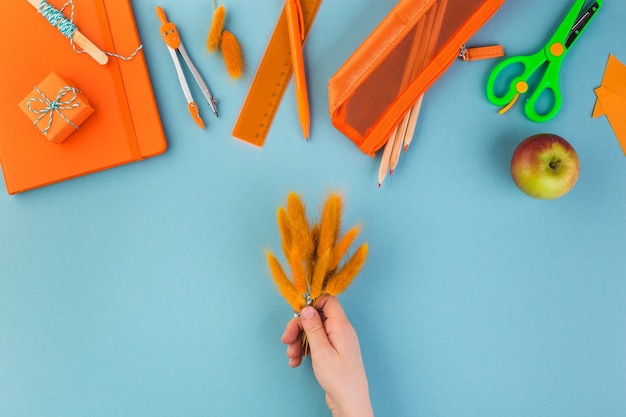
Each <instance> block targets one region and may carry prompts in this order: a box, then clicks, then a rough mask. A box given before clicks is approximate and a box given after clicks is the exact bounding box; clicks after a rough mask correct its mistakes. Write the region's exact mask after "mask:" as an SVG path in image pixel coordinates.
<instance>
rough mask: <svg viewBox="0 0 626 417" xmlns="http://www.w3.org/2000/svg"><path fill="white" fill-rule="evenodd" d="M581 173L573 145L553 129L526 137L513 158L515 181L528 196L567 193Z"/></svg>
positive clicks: (552, 196)
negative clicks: (554, 132)
mask: <svg viewBox="0 0 626 417" xmlns="http://www.w3.org/2000/svg"><path fill="white" fill-rule="evenodd" d="M579 173H580V162H579V160H578V155H577V154H576V151H575V150H574V148H573V147H572V145H570V144H569V142H567V141H566V140H565V139H563V138H562V137H560V136H558V135H554V134H551V133H541V134H537V135H533V136H530V137H528V138H526V139H524V140H523V141H522V142H521V143H520V144H519V145H518V146H517V148H516V149H515V152H513V157H512V158H511V175H512V176H513V181H515V184H516V185H517V186H518V187H519V189H520V190H522V191H523V192H524V193H526V194H528V195H529V196H531V197H535V198H540V199H544V200H551V199H555V198H559V197H561V196H563V195H565V194H567V193H568V192H569V191H570V190H571V189H572V188H573V187H574V184H576V181H577V180H578V174H579Z"/></svg>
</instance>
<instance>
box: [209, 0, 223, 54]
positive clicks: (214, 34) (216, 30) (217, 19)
mask: <svg viewBox="0 0 626 417" xmlns="http://www.w3.org/2000/svg"><path fill="white" fill-rule="evenodd" d="M213 4H214V5H215V3H213ZM224 19H226V9H225V8H224V6H223V5H221V4H220V6H219V7H218V8H217V9H215V12H213V20H212V21H211V29H209V36H208V37H207V40H206V47H207V49H208V50H209V51H210V52H215V51H216V50H217V48H218V47H219V46H220V43H221V42H220V41H221V39H222V31H223V30H224Z"/></svg>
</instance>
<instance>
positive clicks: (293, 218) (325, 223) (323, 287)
mask: <svg viewBox="0 0 626 417" xmlns="http://www.w3.org/2000/svg"><path fill="white" fill-rule="evenodd" d="M342 208H343V199H342V197H341V196H340V195H339V194H335V193H331V194H330V195H329V196H328V198H327V199H326V201H325V203H324V206H323V208H322V213H321V221H320V222H319V223H315V224H310V223H309V221H308V220H307V218H306V209H305V206H304V204H303V203H302V201H301V200H300V197H299V196H298V194H296V193H295V192H291V193H290V194H289V196H288V198H287V208H286V209H285V208H283V207H279V208H278V211H277V220H278V230H279V232H280V235H281V242H282V249H283V253H284V255H285V258H286V260H287V263H288V265H289V267H290V272H291V279H289V278H288V276H287V274H286V272H285V270H284V269H283V268H282V266H281V265H280V263H279V261H278V260H277V258H276V257H275V256H274V255H273V254H272V253H271V252H270V251H266V256H267V260H268V265H269V269H270V272H271V275H272V278H273V279H274V281H275V282H276V285H277V286H278V290H279V291H280V293H281V295H282V296H283V297H284V298H285V299H286V300H287V302H288V303H289V304H290V305H291V307H292V308H293V310H294V312H296V313H299V312H300V311H301V310H302V308H304V307H305V306H306V305H313V306H314V305H315V303H316V302H317V300H318V299H319V298H320V297H321V296H323V295H325V294H330V295H338V294H339V293H341V292H343V291H344V290H345V289H346V288H347V287H348V286H349V285H350V283H352V281H353V280H354V278H355V277H356V275H357V274H358V273H359V271H360V270H361V268H362V267H363V264H364V263H365V259H366V258H367V251H368V246H367V243H364V244H362V245H361V246H360V247H359V248H358V249H357V250H356V251H355V252H354V254H353V255H352V256H351V257H348V259H347V260H346V259H345V258H346V255H347V252H348V249H349V248H350V246H351V244H352V243H353V242H354V240H355V239H356V238H357V236H358V234H359V233H360V231H361V228H360V227H359V226H354V227H353V228H351V229H350V230H348V232H347V233H346V234H345V235H342V233H341V210H342ZM342 261H344V262H343V264H341V263H342ZM340 264H341V266H340Z"/></svg>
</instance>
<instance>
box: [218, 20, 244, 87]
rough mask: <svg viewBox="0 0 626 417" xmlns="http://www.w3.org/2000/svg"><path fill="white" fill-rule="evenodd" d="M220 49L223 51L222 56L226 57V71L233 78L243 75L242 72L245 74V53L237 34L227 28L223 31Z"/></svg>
mask: <svg viewBox="0 0 626 417" xmlns="http://www.w3.org/2000/svg"><path fill="white" fill-rule="evenodd" d="M220 50H221V51H222V57H224V63H225V64H226V71H228V74H229V75H230V76H231V78H233V79H235V80H236V79H237V78H239V77H241V74H243V55H242V53H241V46H239V41H238V40H237V38H235V35H233V34H232V33H230V32H229V31H227V30H225V31H224V32H222V42H221V44H220Z"/></svg>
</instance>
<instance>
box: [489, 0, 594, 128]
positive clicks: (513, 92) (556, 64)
mask: <svg viewBox="0 0 626 417" xmlns="http://www.w3.org/2000/svg"><path fill="white" fill-rule="evenodd" d="M584 5H585V0H576V2H575V4H574V5H573V6H572V8H571V9H570V10H569V12H568V13H567V15H566V16H565V18H564V19H563V22H561V24H560V25H559V27H558V28H557V30H556V32H555V33H554V35H552V37H551V38H550V40H549V41H548V43H547V44H546V46H544V47H543V48H542V49H541V50H539V51H538V52H536V53H535V54H532V55H525V56H514V57H511V58H507V59H505V60H503V61H502V62H500V63H499V64H498V65H497V66H496V67H495V68H494V69H493V71H492V72H491V74H490V75H489V79H488V80H487V99H488V100H489V101H490V102H491V103H493V104H495V105H498V106H505V107H504V108H503V109H502V110H501V111H500V113H501V114H502V113H504V112H506V111H507V110H509V109H510V108H511V107H512V106H513V104H514V103H515V101H516V100H517V98H518V97H519V96H520V95H522V94H525V93H527V92H528V91H529V89H530V87H529V85H528V82H529V79H530V78H531V77H532V76H533V74H534V73H535V72H537V71H539V70H540V68H542V67H543V66H544V64H545V63H546V62H547V65H545V72H544V74H543V75H542V76H541V78H540V79H539V81H538V82H537V85H536V87H535V89H534V91H532V93H531V94H530V97H529V98H528V99H527V100H526V104H525V106H524V112H525V113H526V116H527V117H528V118H529V119H530V120H532V121H535V122H545V121H548V120H550V119H552V118H553V117H554V116H555V115H556V114H557V113H558V111H559V109H560V108H561V104H562V102H563V98H562V95H561V90H560V88H559V72H560V68H561V64H562V62H563V58H564V57H565V55H566V54H567V51H568V50H569V48H570V47H571V46H572V45H573V44H574V42H575V41H576V39H578V37H579V36H580V34H581V33H582V32H583V30H584V29H585V27H586V26H587V24H588V23H589V22H590V21H591V19H592V18H593V17H594V16H595V13H596V12H597V11H598V9H599V8H600V7H601V6H602V1H601V0H596V1H595V2H594V3H593V4H592V5H591V7H589V8H588V9H587V10H586V11H585V12H584V13H583V15H582V16H580V17H579V14H580V11H581V10H582V8H583V6H584ZM520 66H521V67H523V72H522V74H521V75H518V76H516V77H515V78H513V79H512V80H511V81H510V84H509V85H508V89H507V90H506V91H505V92H504V94H503V95H501V96H500V95H498V94H496V92H495V90H496V88H495V86H496V80H497V79H498V78H499V77H500V76H501V75H506V74H503V73H506V72H511V71H512V70H514V69H515V68H516V67H517V68H518V69H519V67H520ZM544 95H551V96H552V98H553V101H552V107H550V108H549V109H548V110H547V112H546V113H540V112H538V111H537V103H538V101H539V99H540V97H542V96H544Z"/></svg>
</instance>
